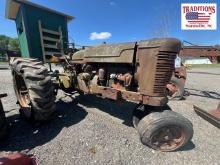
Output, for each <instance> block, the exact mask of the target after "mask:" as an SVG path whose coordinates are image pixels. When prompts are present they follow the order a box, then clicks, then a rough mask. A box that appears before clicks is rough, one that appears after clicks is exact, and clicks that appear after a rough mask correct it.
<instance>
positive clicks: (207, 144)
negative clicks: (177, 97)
mask: <svg viewBox="0 0 220 165" xmlns="http://www.w3.org/2000/svg"><path fill="white" fill-rule="evenodd" d="M0 75H1V79H0V84H1V86H0V92H1V93H4V92H6V93H8V97H6V98H4V99H2V101H3V104H4V109H5V111H6V116H7V119H8V122H9V123H10V126H11V129H10V135H9V138H8V139H7V141H5V142H3V143H1V144H0V151H1V152H0V156H3V155H6V154H7V153H9V152H16V151H21V152H23V153H27V154H33V155H34V156H35V157H36V158H37V161H38V162H39V164H41V165H44V164H45V165H50V164H51V165H52V164H59V165H60V164H77V165H80V164H82V165H85V164H135V165H138V164H169V165H170V164H187V165H189V164H193V165H194V164H207V165H209V164H216V165H217V164H220V149H219V145H220V138H219V137H220V132H219V129H217V128H216V127H214V126H212V125H211V124H209V123H208V122H206V121H205V120H203V119H201V118H200V117H199V116H197V115H196V114H195V113H194V111H193V104H195V105H198V106H200V107H201V108H204V109H207V110H209V109H215V108H216V107H217V104H218V102H219V100H220V88H219V82H220V68H202V69H199V68H195V69H192V70H189V71H188V80H187V84H186V91H188V92H189V93H190V96H186V99H185V100H182V101H170V103H169V105H170V106H171V108H172V109H173V110H174V111H177V112H179V113H181V114H182V115H183V116H185V117H187V118H188V119H190V120H191V121H192V123H193V125H194V137H193V139H192V141H191V142H190V143H189V144H188V145H186V146H185V147H184V148H183V149H181V150H180V151H177V152H171V153H162V152H158V151H154V150H152V149H150V148H148V147H146V146H144V145H142V144H141V142H140V141H139V136H138V133H137V132H136V130H135V129H134V128H133V127H132V124H131V117H132V116H131V114H132V109H133V108H134V106H135V104H132V103H115V102H113V101H109V100H104V99H101V98H97V97H95V96H77V95H73V96H70V95H66V94H65V93H63V92H62V91H59V93H58V97H57V101H56V104H57V107H58V117H57V118H56V119H54V120H53V121H51V122H49V123H46V124H44V125H43V126H40V127H39V128H34V127H32V126H31V125H30V124H29V123H27V122H26V121H23V120H20V118H19V115H18V106H17V105H16V99H15V95H14V91H13V85H12V81H11V76H10V71H9V70H0Z"/></svg>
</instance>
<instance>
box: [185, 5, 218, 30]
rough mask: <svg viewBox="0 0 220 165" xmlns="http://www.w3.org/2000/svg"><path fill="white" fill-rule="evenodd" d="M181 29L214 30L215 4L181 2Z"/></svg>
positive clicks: (215, 21)
mask: <svg viewBox="0 0 220 165" xmlns="http://www.w3.org/2000/svg"><path fill="white" fill-rule="evenodd" d="M181 28H182V30H216V29H217V6H216V4H215V3H182V4H181Z"/></svg>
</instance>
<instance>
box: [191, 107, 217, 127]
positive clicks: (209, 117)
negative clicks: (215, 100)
mask: <svg viewBox="0 0 220 165" xmlns="http://www.w3.org/2000/svg"><path fill="white" fill-rule="evenodd" d="M193 108H194V110H195V112H196V113H197V114H198V115H199V116H200V117H202V118H203V119H205V120H206V121H208V122H209V123H211V124H213V125H214V126H216V127H217V128H220V108H218V109H216V110H212V111H209V112H207V111H205V110H203V109H201V108H199V107H197V106H195V105H194V106H193Z"/></svg>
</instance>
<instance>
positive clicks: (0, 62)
mask: <svg viewBox="0 0 220 165" xmlns="http://www.w3.org/2000/svg"><path fill="white" fill-rule="evenodd" d="M0 64H8V62H3V61H0Z"/></svg>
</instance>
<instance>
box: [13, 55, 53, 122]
mask: <svg viewBox="0 0 220 165" xmlns="http://www.w3.org/2000/svg"><path fill="white" fill-rule="evenodd" d="M10 65H11V70H12V76H13V83H14V89H15V94H16V97H17V100H18V103H19V105H20V107H21V109H20V113H21V115H22V116H24V117H25V118H27V119H29V120H31V121H32V120H34V121H45V120H49V119H51V117H52V115H53V114H54V112H55V103H54V101H55V92H54V86H53V84H52V81H51V76H49V74H48V73H49V72H48V70H47V68H46V67H45V66H44V65H43V64H42V62H39V61H37V60H36V59H29V58H28V59H25V58H14V59H11V61H10Z"/></svg>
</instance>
